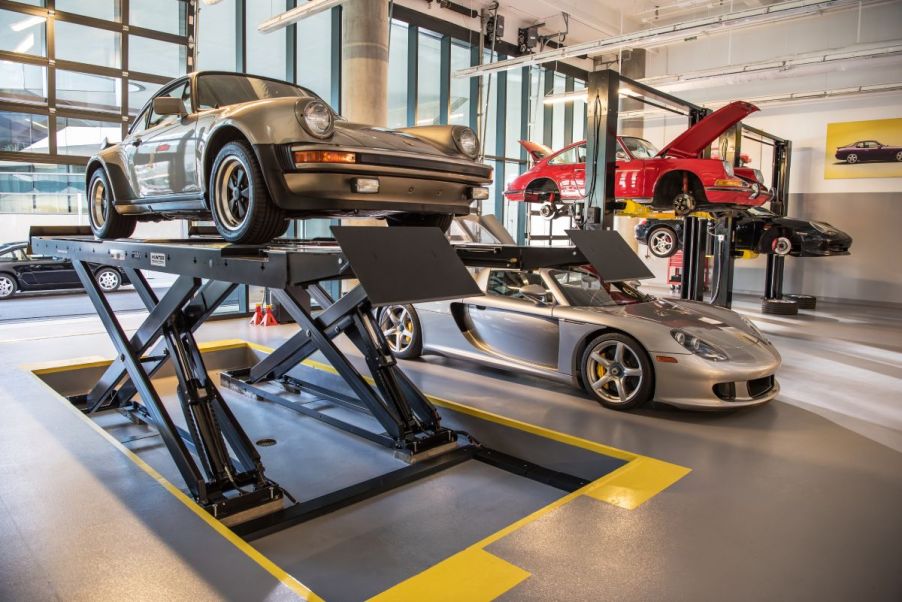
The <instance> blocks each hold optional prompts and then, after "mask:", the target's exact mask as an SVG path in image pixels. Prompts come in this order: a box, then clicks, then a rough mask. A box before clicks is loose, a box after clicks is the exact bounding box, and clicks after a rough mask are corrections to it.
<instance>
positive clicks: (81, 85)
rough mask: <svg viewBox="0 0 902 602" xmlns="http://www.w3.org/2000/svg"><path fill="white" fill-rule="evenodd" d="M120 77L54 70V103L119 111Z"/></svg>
mask: <svg viewBox="0 0 902 602" xmlns="http://www.w3.org/2000/svg"><path fill="white" fill-rule="evenodd" d="M121 89H122V79H121V78H118V77H104V76H102V75H88V74H86V73H76V72H74V71H63V70H62V69H58V70H57V72H56V104H57V105H58V106H67V107H77V108H79V109H94V110H99V111H116V112H118V111H119V107H120V106H121V103H120V98H121V96H122V94H121Z"/></svg>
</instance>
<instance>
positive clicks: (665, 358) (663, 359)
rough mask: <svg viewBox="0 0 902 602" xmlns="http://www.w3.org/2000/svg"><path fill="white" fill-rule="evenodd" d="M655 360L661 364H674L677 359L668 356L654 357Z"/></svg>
mask: <svg viewBox="0 0 902 602" xmlns="http://www.w3.org/2000/svg"><path fill="white" fill-rule="evenodd" d="M655 360H656V361H658V362H661V363H662V364H676V363H677V358H675V357H671V356H669V355H656V356H655Z"/></svg>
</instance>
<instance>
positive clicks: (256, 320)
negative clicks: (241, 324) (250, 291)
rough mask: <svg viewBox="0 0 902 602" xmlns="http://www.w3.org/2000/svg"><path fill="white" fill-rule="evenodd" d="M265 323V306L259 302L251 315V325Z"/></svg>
mask: <svg viewBox="0 0 902 602" xmlns="http://www.w3.org/2000/svg"><path fill="white" fill-rule="evenodd" d="M261 324H263V308H262V306H261V305H260V304H259V303H257V307H255V308H254V315H253V316H252V317H251V326H260V325H261Z"/></svg>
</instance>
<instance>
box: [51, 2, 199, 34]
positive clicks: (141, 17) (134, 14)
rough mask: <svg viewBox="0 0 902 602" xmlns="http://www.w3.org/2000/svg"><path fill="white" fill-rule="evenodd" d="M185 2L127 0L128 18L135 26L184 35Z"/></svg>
mask: <svg viewBox="0 0 902 602" xmlns="http://www.w3.org/2000/svg"><path fill="white" fill-rule="evenodd" d="M58 4H59V2H58V1H57V5H58ZM186 4H187V3H186V2H172V1H171V0H166V1H164V2H160V0H129V2H128V20H129V23H130V24H131V25H134V26H135V27H143V28H144V29H153V30H155V31H163V32H166V33H173V34H176V35H185V30H186V26H185V23H186V19H185V15H186V9H185V6H186Z"/></svg>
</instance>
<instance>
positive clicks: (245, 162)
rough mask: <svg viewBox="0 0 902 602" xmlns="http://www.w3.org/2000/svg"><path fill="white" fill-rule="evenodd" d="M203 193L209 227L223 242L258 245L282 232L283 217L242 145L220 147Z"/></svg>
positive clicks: (284, 225) (243, 143)
mask: <svg viewBox="0 0 902 602" xmlns="http://www.w3.org/2000/svg"><path fill="white" fill-rule="evenodd" d="M207 190H208V191H209V198H210V212H211V213H212V214H213V223H214V224H215V225H216V230H217V231H218V232H219V234H220V236H222V237H223V238H224V239H225V240H226V241H228V242H230V243H234V244H245V245H259V244H264V243H268V242H269V241H271V240H272V239H273V238H275V237H277V236H279V235H280V234H282V233H283V232H285V229H286V227H287V223H286V221H287V220H286V219H285V213H284V212H283V211H282V210H281V209H280V208H279V207H277V206H276V205H275V204H274V203H273V202H272V199H271V198H270V196H269V191H268V190H267V189H266V183H265V182H264V181H263V171H262V170H261V169H260V165H259V163H257V158H256V157H255V156H254V152H253V150H251V148H250V146H249V145H248V144H247V143H246V142H243V141H238V140H236V141H233V142H229V143H228V144H226V145H225V146H223V147H222V149H221V150H220V151H219V153H218V154H217V155H216V160H215V161H214V162H213V169H211V170H210V182H209V186H208V188H207Z"/></svg>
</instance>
